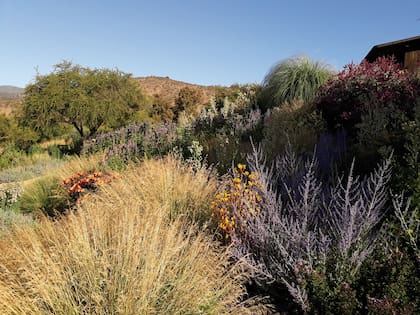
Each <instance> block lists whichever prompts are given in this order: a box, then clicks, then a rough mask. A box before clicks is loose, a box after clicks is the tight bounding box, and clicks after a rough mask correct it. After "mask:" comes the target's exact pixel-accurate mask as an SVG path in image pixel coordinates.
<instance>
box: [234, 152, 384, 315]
mask: <svg viewBox="0 0 420 315" xmlns="http://www.w3.org/2000/svg"><path fill="white" fill-rule="evenodd" d="M314 156H315V155H313V157H309V158H304V157H301V156H298V155H297V154H296V153H294V152H293V150H291V148H290V146H289V148H288V149H287V150H286V152H285V154H284V155H283V156H280V157H278V158H277V159H275V161H274V163H272V165H271V166H267V165H266V163H265V159H264V157H263V155H262V151H261V149H255V148H254V151H253V153H252V154H250V155H249V156H248V164H249V168H250V171H252V172H255V173H257V174H259V181H260V183H261V188H260V190H261V191H260V195H261V196H262V198H263V202H262V205H261V211H259V212H258V214H257V215H255V213H253V214H252V215H248V216H246V215H242V216H237V218H238V220H237V222H235V224H236V226H237V227H236V229H235V231H236V232H235V233H234V234H233V235H232V243H233V248H234V255H235V256H236V258H237V259H244V258H245V259H246V261H247V262H248V266H249V267H250V268H252V269H253V270H254V271H255V274H256V276H255V281H256V283H257V284H258V285H259V286H260V287H262V288H263V289H266V291H268V293H270V294H273V291H277V293H278V292H282V293H280V294H279V295H281V296H282V297H284V292H287V294H286V295H287V296H288V297H289V298H291V300H292V301H293V303H294V305H295V308H297V309H298V311H299V312H304V313H306V312H309V311H310V309H311V305H312V303H311V293H310V292H312V289H311V288H313V287H314V286H316V285H319V283H315V282H314V281H313V279H315V278H320V279H322V281H324V284H325V285H326V286H327V287H328V289H329V290H331V292H332V294H336V295H337V296H338V295H340V294H341V293H342V291H343V290H348V291H349V292H350V291H351V283H352V281H354V279H355V277H356V275H357V273H358V271H359V269H360V266H361V264H362V263H363V262H364V261H365V259H366V258H367V257H368V256H369V255H370V253H371V252H372V250H373V249H374V246H375V244H376V241H377V240H378V238H379V236H380V225H381V219H382V218H383V215H384V212H385V205H386V202H387V198H388V190H387V183H388V181H389V179H390V164H391V159H390V158H388V159H386V160H385V161H384V162H383V163H382V164H381V165H379V166H378V167H377V169H376V170H374V171H373V172H372V173H371V174H370V175H369V176H367V177H365V178H360V177H358V176H355V175H354V174H353V166H354V164H353V165H352V166H351V169H350V171H349V173H348V175H347V176H346V177H343V176H342V177H339V178H337V179H336V180H335V181H325V182H323V181H321V179H320V178H322V177H321V176H320V174H319V171H318V162H317V160H316V158H315V157H314ZM332 183H333V184H332ZM245 207H246V205H245ZM243 210H244V209H241V211H243ZM245 210H246V209H245ZM243 213H247V211H243ZM334 292H335V293H334ZM337 292H338V293H337ZM273 295H274V296H275V295H276V293H274V294H273ZM339 298H340V296H338V297H337V299H339ZM326 302H327V301H326Z"/></svg>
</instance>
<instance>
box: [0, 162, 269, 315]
mask: <svg viewBox="0 0 420 315" xmlns="http://www.w3.org/2000/svg"><path fill="white" fill-rule="evenodd" d="M213 181H214V180H213V179H208V173H206V172H205V171H204V170H203V171H201V173H200V172H198V173H197V174H194V173H193V172H192V171H191V170H189V169H188V168H186V167H184V166H182V165H181V164H180V163H179V162H177V161H176V160H173V159H171V158H166V159H164V160H161V161H146V162H145V163H144V164H143V165H141V166H140V167H138V168H134V167H133V168H132V169H131V170H130V171H129V172H128V173H126V174H123V175H122V176H121V178H119V179H118V180H116V181H115V182H113V183H112V184H111V185H110V186H109V187H108V188H106V187H105V188H104V189H103V190H102V191H101V192H99V193H98V194H96V195H90V196H88V197H87V198H84V199H83V201H82V203H81V204H80V206H79V209H78V211H77V212H76V213H69V214H68V215H67V216H66V217H65V218H63V219H61V220H59V221H56V222H52V221H48V220H44V221H43V222H41V223H40V224H38V226H37V227H36V228H31V227H17V228H16V230H15V231H14V235H13V236H11V237H8V238H5V239H2V240H0V252H1V253H2V255H1V256H0V314H66V315H68V314H69V315H70V314H104V315H105V314H257V313H258V310H260V309H261V308H260V307H258V306H254V307H251V306H249V305H250V304H252V303H251V302H249V303H248V304H249V305H248V306H246V304H247V303H244V302H241V301H242V299H243V297H244V295H245V289H244V286H243V281H244V279H245V278H246V275H245V274H244V273H243V272H242V271H241V268H239V267H240V266H231V265H230V263H229V254H228V252H227V251H226V250H225V249H222V248H220V247H219V246H218V245H217V244H216V243H215V242H213V241H212V240H211V237H210V236H208V235H207V234H206V233H204V232H203V231H200V230H199V228H198V227H197V225H195V224H192V223H191V220H186V218H187V217H188V218H195V217H196V216H197V213H196V209H195V208H196V207H198V208H200V207H202V206H203V204H202V203H205V202H206V201H205V200H206V198H207V196H208V194H210V193H211V192H213V190H214V185H215V183H214V182H213ZM203 209H204V208H201V210H200V211H205V210H203ZM175 214H176V215H175ZM183 214H185V215H183Z"/></svg>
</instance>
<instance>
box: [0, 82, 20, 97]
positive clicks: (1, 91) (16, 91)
mask: <svg viewBox="0 0 420 315" xmlns="http://www.w3.org/2000/svg"><path fill="white" fill-rule="evenodd" d="M22 93H23V89H22V88H20V87H17V86H11V85H0V98H4V99H14V98H19V97H20V96H21V95H22Z"/></svg>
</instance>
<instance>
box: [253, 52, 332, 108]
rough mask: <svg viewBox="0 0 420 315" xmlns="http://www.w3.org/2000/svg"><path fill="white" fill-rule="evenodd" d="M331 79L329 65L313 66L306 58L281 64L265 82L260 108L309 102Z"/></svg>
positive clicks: (318, 64) (274, 68)
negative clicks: (295, 102) (295, 101)
mask: <svg viewBox="0 0 420 315" xmlns="http://www.w3.org/2000/svg"><path fill="white" fill-rule="evenodd" d="M332 75H333V70H332V68H331V67H330V66H329V65H327V64H324V63H321V62H313V61H312V60H311V59H309V58H308V57H306V56H299V57H293V58H289V59H286V60H284V61H281V62H279V63H278V64H276V65H275V66H273V68H272V69H271V70H270V71H269V73H268V74H267V75H266V77H265V78H264V82H263V86H262V91H261V97H260V100H259V104H260V107H261V108H263V109H268V108H272V107H275V106H280V105H282V104H283V103H284V102H291V101H294V100H302V101H304V102H306V103H307V102H310V101H312V100H313V99H314V97H315V96H316V94H317V91H318V88H319V87H320V86H321V85H323V84H324V83H325V82H327V80H328V79H329V78H330V77H331V76H332Z"/></svg>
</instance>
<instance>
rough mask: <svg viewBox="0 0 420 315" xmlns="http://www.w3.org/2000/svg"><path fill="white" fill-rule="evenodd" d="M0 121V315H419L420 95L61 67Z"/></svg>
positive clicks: (363, 72)
mask: <svg viewBox="0 0 420 315" xmlns="http://www.w3.org/2000/svg"><path fill="white" fill-rule="evenodd" d="M20 101H21V102H22V104H21V105H20V106H18V109H17V110H16V111H14V112H11V113H7V115H4V114H0V152H1V155H0V251H1V253H2V255H1V256H0V313H1V314H63V315H64V314H331V315H333V314H343V315H344V314H369V315H370V314H378V315H379V314H381V315H385V314H407V315H409V314H413V315H414V314H419V312H420V300H419V297H420V288H419V286H418V283H419V282H420V249H419V248H420V247H419V229H420V212H419V209H420V154H419V152H420V78H419V77H416V76H415V75H414V74H412V73H409V72H407V71H406V70H404V69H403V68H402V67H401V65H399V64H397V63H396V62H395V60H394V59H393V58H379V59H377V60H376V61H375V62H372V63H369V62H367V61H362V62H361V63H360V64H350V65H347V66H345V67H344V69H342V70H341V71H339V72H335V71H332V70H331V68H330V67H329V66H328V65H324V64H321V63H317V62H315V61H312V60H310V59H309V58H307V57H299V58H290V59H287V60H285V61H281V62H279V63H278V64H276V65H275V66H274V67H273V68H272V69H271V70H270V71H269V72H268V74H267V76H266V78H265V80H264V82H262V84H261V85H260V84H245V85H232V86H230V87H203V86H199V85H194V84H188V83H184V82H179V81H174V80H171V79H169V78H159V77H147V78H132V77H131V76H130V75H129V74H125V73H122V72H119V71H114V70H109V69H90V68H86V67H82V66H79V65H72V64H70V63H63V64H61V65H58V67H56V68H55V69H54V70H53V71H52V72H51V73H49V74H46V75H38V76H37V77H36V79H35V81H34V83H32V84H29V85H28V86H27V87H26V89H25V92H24V94H23V97H22V99H21V100H20Z"/></svg>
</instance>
